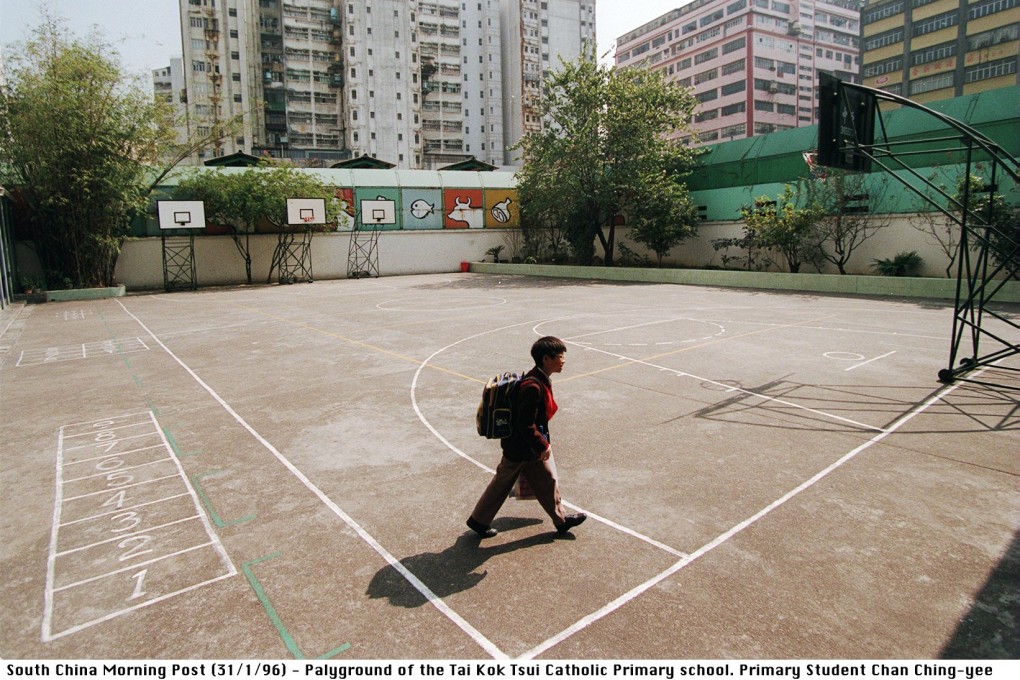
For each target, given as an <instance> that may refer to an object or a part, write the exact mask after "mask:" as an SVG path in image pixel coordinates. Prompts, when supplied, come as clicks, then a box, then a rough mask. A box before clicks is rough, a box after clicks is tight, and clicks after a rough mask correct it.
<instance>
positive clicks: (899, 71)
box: [861, 0, 1020, 103]
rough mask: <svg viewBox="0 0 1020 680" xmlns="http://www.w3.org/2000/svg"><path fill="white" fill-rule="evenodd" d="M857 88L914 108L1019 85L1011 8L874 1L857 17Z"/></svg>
mask: <svg viewBox="0 0 1020 680" xmlns="http://www.w3.org/2000/svg"><path fill="white" fill-rule="evenodd" d="M861 24H862V63H863V67H862V77H863V84H864V85H867V86H869V87H876V88H880V89H883V90H886V91H888V92H891V93H893V94H898V95H900V96H903V97H907V98H909V99H911V100H913V101H916V102H920V103H923V102H928V101H933V100H937V99H949V98H952V97H959V96H961V95H965V94H971V93H974V92H981V91H983V90H989V89H993V88H999V87H1008V86H1011V85H1018V84H1020V73H1018V69H1017V61H1018V55H1020V7H1018V6H1017V0H971V1H970V2H965V1H964V0H880V1H878V2H876V1H870V2H867V3H865V6H864V9H863V10H862V12H861Z"/></svg>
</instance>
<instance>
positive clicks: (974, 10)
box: [967, 0, 1016, 19]
mask: <svg viewBox="0 0 1020 680" xmlns="http://www.w3.org/2000/svg"><path fill="white" fill-rule="evenodd" d="M1013 7H1016V0H987V2H981V3H977V4H972V5H970V6H969V7H968V8H967V18H968V19H980V18H981V17H986V16H988V15H989V14H995V13H996V12H1001V11H1002V10H1004V9H1011V8H1013Z"/></svg>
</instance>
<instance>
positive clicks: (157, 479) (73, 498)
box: [64, 475, 178, 501]
mask: <svg viewBox="0 0 1020 680" xmlns="http://www.w3.org/2000/svg"><path fill="white" fill-rule="evenodd" d="M177 476H178V475H166V476H164V477H155V478H153V479H146V480H145V481H143V482H138V483H136V484H125V485H124V486H118V487H117V488H116V489H115V491H120V490H122V489H133V488H135V487H136V486H144V485H146V484H152V483H153V482H162V481H164V480H167V479H176V478H177ZM110 491H111V489H103V490H102V491H90V492H89V493H83V494H81V495H80V496H68V497H67V498H65V499H64V501H77V500H81V499H82V498H88V497H90V496H98V495H100V494H104V493H110Z"/></svg>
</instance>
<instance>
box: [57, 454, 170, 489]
mask: <svg viewBox="0 0 1020 680" xmlns="http://www.w3.org/2000/svg"><path fill="white" fill-rule="evenodd" d="M173 459H174V456H173V454H172V453H171V455H169V456H167V457H166V458H159V459H158V460H150V461H147V462H145V463H139V464H138V465H129V466H128V467H118V468H111V469H109V470H102V471H100V472H97V473H96V474H94V475H85V476H84V477H71V478H70V479H65V480H64V483H65V484H69V483H70V482H80V481H81V480H83V479H95V478H96V477H107V478H109V476H110V475H112V474H114V473H116V472H124V471H126V470H137V469H138V468H143V467H148V466H150V465H158V464H159V463H165V462H167V461H168V460H169V461H173ZM106 490H107V491H109V490H110V489H106ZM114 490H116V489H114Z"/></svg>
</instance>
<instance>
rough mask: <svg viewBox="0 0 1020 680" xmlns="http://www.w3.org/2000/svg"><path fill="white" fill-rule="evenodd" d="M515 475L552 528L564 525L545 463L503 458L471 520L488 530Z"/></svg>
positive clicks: (555, 486) (556, 487)
mask: <svg viewBox="0 0 1020 680" xmlns="http://www.w3.org/2000/svg"><path fill="white" fill-rule="evenodd" d="M517 475H524V479H526V480H528V484H529V485H531V488H532V490H533V491H534V492H535V498H536V499H537V500H538V502H539V504H541V506H542V509H544V510H545V511H546V512H547V513H549V516H550V517H552V521H553V524H557V525H559V524H563V523H564V522H566V521H567V520H566V515H565V514H564V512H563V505H562V501H561V499H560V487H559V484H557V483H556V475H554V474H553V470H552V467H551V466H550V465H549V461H548V460H530V461H524V462H518V461H516V460H510V459H509V458H507V457H506V456H503V458H502V460H500V461H499V465H498V466H497V467H496V474H495V476H493V478H492V481H491V482H489V486H487V487H486V488H485V491H483V492H482V497H481V498H479V499H478V503H477V504H476V505H475V509H474V511H473V512H472V513H471V517H472V518H473V519H474V520H475V521H476V522H478V523H480V524H484V525H485V526H489V525H490V524H492V520H493V519H494V518H495V517H496V513H497V512H499V509H500V508H501V507H503V503H504V502H505V501H506V499H507V497H508V496H509V495H510V490H511V489H512V488H513V486H514V482H515V481H517Z"/></svg>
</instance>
